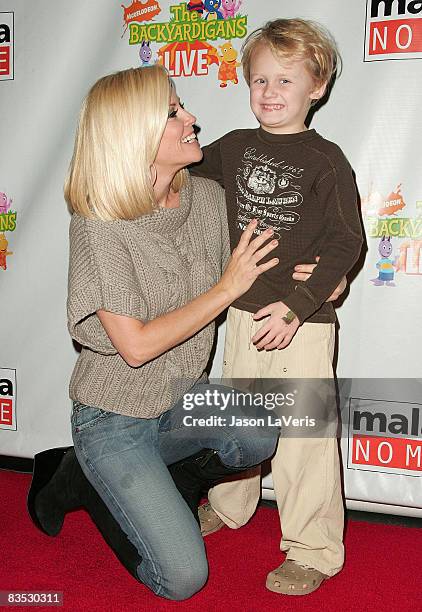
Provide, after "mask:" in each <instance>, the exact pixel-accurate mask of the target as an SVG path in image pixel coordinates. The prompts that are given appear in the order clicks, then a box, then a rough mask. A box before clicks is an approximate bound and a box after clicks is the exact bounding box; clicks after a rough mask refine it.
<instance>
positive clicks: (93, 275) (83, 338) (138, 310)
mask: <svg viewBox="0 0 422 612" xmlns="http://www.w3.org/2000/svg"><path fill="white" fill-rule="evenodd" d="M123 231H124V226H123V224H119V222H115V221H113V222H104V221H99V220H90V219H85V218H83V217H80V216H79V215H77V214H73V216H72V220H71V223H70V231H69V237H70V255H69V284H68V300H67V313H68V328H69V332H70V335H71V336H72V338H74V339H75V340H76V341H77V342H79V344H81V345H82V346H84V347H87V348H90V349H91V350H93V351H95V352H98V353H101V354H103V355H115V354H116V353H117V351H116V349H115V348H114V346H113V344H112V343H111V341H110V339H109V337H108V335H107V334H106V332H105V330H104V328H103V326H102V324H101V322H100V320H99V318H98V317H97V314H96V311H97V310H100V309H102V310H107V311H109V312H114V313H116V314H121V315H126V316H130V317H135V318H138V319H141V320H142V319H147V318H148V312H147V306H146V303H145V300H144V299H143V297H142V295H141V294H140V291H139V281H138V282H137V278H136V274H135V270H134V268H133V263H132V260H131V258H130V256H129V254H128V252H127V248H126V247H125V245H124V243H123V241H122V240H121V233H122V232H123Z"/></svg>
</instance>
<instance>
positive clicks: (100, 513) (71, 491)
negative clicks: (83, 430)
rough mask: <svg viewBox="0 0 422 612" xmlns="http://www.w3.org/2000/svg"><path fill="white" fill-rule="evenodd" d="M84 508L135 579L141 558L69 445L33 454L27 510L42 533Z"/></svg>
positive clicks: (56, 528)
mask: <svg viewBox="0 0 422 612" xmlns="http://www.w3.org/2000/svg"><path fill="white" fill-rule="evenodd" d="M80 507H83V508H85V509H86V510H87V511H88V513H89V515H90V516H91V518H92V520H93V521H94V523H95V525H96V526H97V528H98V530H99V531H100V532H101V534H102V536H103V538H104V540H105V541H106V542H107V544H108V545H109V546H110V548H111V549H112V550H113V552H114V553H115V555H116V557H117V558H118V559H119V561H120V562H121V563H122V564H123V565H124V566H125V567H126V569H127V570H128V571H129V572H130V573H131V574H132V576H134V577H135V578H136V579H137V580H138V575H137V572H136V569H137V567H138V565H139V564H140V562H141V560H142V559H141V557H140V555H139V553H138V551H137V549H136V547H135V546H134V545H133V544H132V542H130V540H129V539H128V538H127V536H126V534H125V532H124V531H123V530H122V529H121V527H120V525H119V523H118V522H117V521H116V519H115V518H114V516H113V515H112V514H111V512H110V511H109V509H108V508H107V506H106V505H105V503H104V502H103V500H102V499H101V497H100V496H99V495H98V493H97V491H96V490H95V489H94V487H93V486H92V485H91V483H90V482H89V480H88V479H87V478H86V476H85V474H84V473H83V471H82V469H81V467H80V465H79V462H78V460H77V458H76V455H75V451H74V448H73V447H69V448H54V449H51V450H48V451H44V452H43V453H39V454H38V455H36V456H35V460H34V474H33V478H32V483H31V487H30V489H29V493H28V511H29V514H30V515H31V518H32V520H33V522H34V524H35V525H36V526H37V527H38V529H40V530H41V531H42V532H43V533H46V534H47V535H50V536H55V535H57V534H58V533H59V532H60V530H61V528H62V526H63V521H64V517H65V514H66V513H67V512H70V511H71V510H76V508H80Z"/></svg>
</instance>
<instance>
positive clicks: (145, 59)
mask: <svg viewBox="0 0 422 612" xmlns="http://www.w3.org/2000/svg"><path fill="white" fill-rule="evenodd" d="M151 56H152V51H151V49H150V48H149V41H147V40H143V41H142V44H141V48H140V49H139V58H140V60H141V62H142V66H147V65H148V64H149V62H150V59H151Z"/></svg>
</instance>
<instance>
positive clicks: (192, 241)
mask: <svg viewBox="0 0 422 612" xmlns="http://www.w3.org/2000/svg"><path fill="white" fill-rule="evenodd" d="M194 122H195V117H193V115H191V114H190V113H188V112H187V111H186V110H185V109H184V108H183V107H182V105H181V104H180V102H179V99H178V97H177V96H176V92H175V90H174V87H173V86H172V84H171V82H170V81H169V78H168V75H167V73H166V72H165V70H164V69H163V68H162V67H160V66H152V67H148V68H139V69H130V70H125V71H122V72H118V73H116V74H112V75H109V76H106V77H104V78H102V79H100V80H99V81H98V82H97V83H96V84H95V85H94V86H93V88H92V89H91V91H90V92H89V94H88V96H87V98H86V100H85V102H84V104H83V107H82V111H81V114H80V120H79V127H78V132H77V135H76V142H75V149H74V155H73V159H72V162H71V165H70V172H69V177H68V180H67V182H66V186H65V196H66V200H67V202H68V204H69V207H70V209H71V211H72V213H73V214H72V220H71V223H70V264H69V293H68V325H69V331H70V334H71V336H72V338H73V339H74V340H76V341H77V342H78V343H79V344H80V345H81V346H82V350H81V353H80V355H79V358H78V360H77V363H76V366H75V369H74V371H73V375H72V379H71V382H70V397H71V399H72V400H73V413H72V433H73V439H74V450H73V448H71V449H53V450H50V451H45V452H44V453H40V454H39V455H37V456H36V458H35V469H34V477H33V482H32V485H31V489H30V492H29V496H28V508H29V511H30V514H31V517H32V518H33V520H34V522H35V524H36V525H37V526H38V527H39V528H40V529H41V530H42V531H44V532H45V533H47V534H49V535H57V533H58V532H59V531H60V529H61V526H62V523H63V520H64V515H65V513H66V512H67V511H68V510H71V509H73V508H75V507H77V506H79V505H83V506H85V507H86V508H87V509H88V511H89V512H90V514H91V516H92V518H93V519H94V521H95V523H96V524H97V526H98V527H99V529H100V531H101V532H102V534H103V535H104V537H105V538H106V540H107V542H108V543H109V544H110V545H111V546H112V548H113V550H114V551H115V553H116V554H117V556H118V557H119V559H120V560H121V561H122V562H123V563H124V565H125V566H126V567H127V569H128V570H129V571H131V573H132V574H133V575H134V576H135V577H136V578H137V579H139V580H140V581H141V582H143V583H144V584H145V585H146V586H148V587H149V588H150V589H151V590H152V591H153V592H154V593H156V594H157V595H161V596H163V597H166V598H169V599H174V600H183V599H186V598H188V597H190V596H192V595H193V594H194V593H195V592H197V591H198V590H199V589H200V588H201V587H202V586H203V585H204V583H205V581H206V579H207V573H208V567H207V561H206V556H205V550H204V545H203V540H202V537H201V533H200V530H199V526H198V523H197V520H195V518H196V519H197V515H196V516H194V515H195V514H196V513H197V505H198V501H199V498H200V496H201V492H202V491H203V490H204V489H208V488H209V486H211V484H212V483H215V482H216V481H218V480H219V479H221V478H223V477H224V476H225V475H227V474H231V473H233V472H236V471H239V470H242V469H244V468H247V467H251V466H255V465H257V464H259V463H260V462H261V461H263V460H264V459H265V458H267V457H269V456H270V455H271V454H272V453H273V452H274V450H275V445H276V437H277V433H278V432H277V431H271V430H269V429H264V428H261V429H260V431H257V430H255V431H254V430H253V429H251V428H247V427H244V428H241V427H236V426H234V427H219V426H209V425H208V426H206V425H201V424H198V427H196V428H195V427H193V428H192V427H188V426H184V424H185V421H184V418H185V416H186V414H187V413H186V411H185V410H184V400H185V399H186V397H187V394H189V401H190V406H191V407H192V406H193V408H194V410H193V411H192V410H191V411H190V412H189V414H192V415H194V416H199V415H200V416H201V417H202V418H206V417H208V416H215V413H216V411H217V413H218V405H216V406H214V407H213V406H209V405H204V398H205V397H207V393H208V397H210V392H212V394H214V395H213V397H214V398H216V397H218V394H222V393H225V392H227V391H228V390H227V389H225V388H223V387H218V386H216V385H209V384H207V383H206V379H205V377H204V368H205V366H206V364H207V361H208V359H209V356H210V351H211V347H212V343H213V337H214V327H213V323H212V322H213V320H214V319H215V317H216V316H217V315H218V314H219V313H221V312H222V311H223V310H225V309H226V308H227V307H228V306H229V305H230V304H231V302H233V301H234V300H235V299H237V298H238V297H239V296H240V295H242V294H243V293H244V292H245V291H247V290H248V289H249V287H250V286H251V285H252V283H253V282H254V280H255V279H256V278H257V277H258V276H259V275H260V274H261V273H262V272H264V271H266V270H269V269H270V268H272V267H273V266H275V265H277V263H278V260H277V259H274V258H273V259H271V258H269V257H267V258H266V262H265V263H261V260H262V258H263V257H265V256H267V255H269V254H270V253H271V251H272V250H273V249H274V248H275V247H276V241H274V240H271V236H272V231H271V230H267V231H266V232H264V233H263V234H262V235H261V236H259V237H257V238H255V239H254V240H251V238H252V234H253V230H254V228H255V226H256V222H252V223H251V224H250V225H249V227H248V228H247V230H246V231H245V233H244V234H243V236H242V238H241V239H240V241H239V244H238V246H237V248H236V249H235V251H234V253H233V254H232V256H231V257H230V258H229V244H228V231H227V219H226V213H225V202H224V195H223V190H222V189H221V188H220V187H219V186H218V185H217V184H216V183H214V182H212V181H209V180H207V179H200V178H191V177H189V175H188V174H187V172H186V171H185V170H184V168H185V166H186V165H188V164H191V163H193V162H197V161H199V160H200V159H201V156H202V153H201V150H200V148H199V144H198V142H197V140H196V137H195V134H194V130H193V124H194ZM227 262H228V263H227ZM226 264H227V265H226ZM224 268H225V269H224ZM223 270H224V271H223ZM230 393H232V392H231V390H230ZM215 394H217V395H215ZM234 397H235V394H234V392H233V394H232V398H234ZM196 400H197V402H196ZM195 402H196V403H197V405H198V407H196V403H195ZM235 403H236V402H235V401H234V400H233V405H231V406H229V407H228V408H227V412H231V413H232V414H234V415H236V414H237V413H238V410H239V409H238V407H236V405H234V404H235ZM239 414H240V413H239ZM273 429H274V428H273ZM75 453H76V457H77V460H76V457H75ZM167 466H171V467H170V471H169V469H168V468H167ZM81 468H82V470H81ZM170 472H171V474H170ZM172 476H173V479H174V480H173V479H172ZM179 491H180V492H179ZM181 493H182V495H181ZM191 510H192V511H191Z"/></svg>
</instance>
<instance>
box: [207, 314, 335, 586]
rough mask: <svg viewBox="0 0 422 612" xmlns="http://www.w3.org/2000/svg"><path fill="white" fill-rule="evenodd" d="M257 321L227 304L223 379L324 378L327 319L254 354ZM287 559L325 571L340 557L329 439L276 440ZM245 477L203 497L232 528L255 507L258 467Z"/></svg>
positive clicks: (327, 372)
mask: <svg viewBox="0 0 422 612" xmlns="http://www.w3.org/2000/svg"><path fill="white" fill-rule="evenodd" d="M262 325H263V322H262V321H254V320H253V319H252V315H251V314H250V313H249V312H246V311H242V310H238V309H236V308H230V309H229V312H228V317H227V332H226V343H225V351H224V364H223V378H227V379H236V378H248V379H255V378H274V379H275V378H332V377H333V368H332V360H333V353H334V342H335V330H334V325H333V324H331V323H304V324H303V325H302V326H301V327H299V329H298V331H297V333H296V335H295V337H294V338H293V340H292V342H291V343H290V345H289V346H288V347H287V348H285V349H282V350H274V351H268V352H267V351H260V352H259V351H257V350H256V348H255V347H254V345H253V344H252V342H251V337H252V336H253V335H254V333H255V332H256V331H257V330H258V329H259V328H260V327H261V326H262ZM271 470H272V478H273V483H274V491H275V496H276V499H277V505H278V509H279V513H280V521H281V525H282V532H283V537H282V539H281V544H280V548H281V550H282V551H284V552H286V553H287V558H288V559H292V560H295V561H299V562H301V563H304V564H306V565H309V566H311V567H313V568H316V569H318V570H319V571H321V572H323V573H324V574H327V575H329V576H332V575H334V574H336V573H337V572H338V571H340V570H341V568H342V566H343V562H344V547H343V527H344V507H343V499H342V493H341V479H340V465H339V454H338V445H337V439H336V438H333V437H327V438H280V440H279V443H278V448H277V451H276V454H275V455H274V458H273V460H272V463H271ZM248 474H250V476H249V477H247V478H242V479H238V480H233V481H231V482H224V483H221V484H218V485H217V486H215V487H214V488H212V489H210V491H209V495H208V497H209V501H210V503H211V505H212V507H213V509H214V510H215V511H216V512H217V514H218V515H219V516H220V517H221V519H222V520H223V521H224V522H225V523H226V524H227V525H228V526H229V527H231V528H232V529H236V528H238V527H241V526H242V525H244V524H245V523H246V522H247V521H248V520H249V519H250V518H251V516H252V514H253V513H254V512H255V509H256V506H257V503H258V501H259V498H260V493H261V480H260V468H254V469H253V470H250V471H249V472H248Z"/></svg>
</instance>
